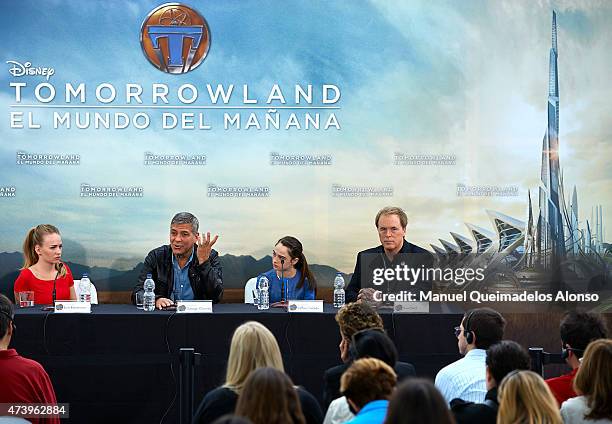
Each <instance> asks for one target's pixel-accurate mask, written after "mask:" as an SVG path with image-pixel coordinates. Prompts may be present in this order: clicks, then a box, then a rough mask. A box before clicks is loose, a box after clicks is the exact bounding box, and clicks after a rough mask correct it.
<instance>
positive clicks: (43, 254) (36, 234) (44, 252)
mask: <svg viewBox="0 0 612 424" xmlns="http://www.w3.org/2000/svg"><path fill="white" fill-rule="evenodd" d="M61 257H62V237H61V235H60V232H59V230H58V229H57V227H55V226H53V225H51V224H40V225H37V226H36V227H33V228H31V229H30V231H28V234H27V235H26V238H25V240H24V241H23V258H24V261H23V268H22V269H26V268H29V267H31V266H32V265H35V264H37V263H38V261H39V260H42V261H44V262H46V263H50V264H54V265H55V267H56V269H57V270H59V271H61V276H62V277H63V276H64V275H66V269H65V267H60V266H59V264H60V260H61Z"/></svg>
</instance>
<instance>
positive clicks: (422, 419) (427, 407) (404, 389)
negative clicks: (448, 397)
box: [385, 378, 455, 424]
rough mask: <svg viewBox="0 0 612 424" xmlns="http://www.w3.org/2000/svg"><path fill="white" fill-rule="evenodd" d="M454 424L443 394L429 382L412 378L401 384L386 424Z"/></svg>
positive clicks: (394, 394) (392, 401)
mask: <svg viewBox="0 0 612 424" xmlns="http://www.w3.org/2000/svg"><path fill="white" fill-rule="evenodd" d="M408 423H410V424H430V423H436V424H454V423H455V419H454V418H453V415H452V414H451V412H450V410H449V409H448V404H447V403H446V401H445V400H444V397H443V396H442V394H441V393H440V392H439V391H438V389H436V387H435V386H434V385H433V383H432V382H431V381H429V380H424V379H420V378H411V379H409V380H407V381H405V382H404V383H402V384H400V385H399V386H398V387H397V389H396V390H395V392H394V393H393V396H392V397H391V400H390V401H389V408H388V409H387V418H386V419H385V424H408Z"/></svg>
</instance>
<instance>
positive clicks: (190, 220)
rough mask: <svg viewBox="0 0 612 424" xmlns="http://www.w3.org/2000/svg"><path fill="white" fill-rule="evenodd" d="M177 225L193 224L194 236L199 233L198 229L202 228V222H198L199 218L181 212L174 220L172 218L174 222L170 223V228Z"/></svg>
mask: <svg viewBox="0 0 612 424" xmlns="http://www.w3.org/2000/svg"><path fill="white" fill-rule="evenodd" d="M176 224H191V230H192V231H193V233H194V234H196V233H197V232H198V229H199V228H200V222H199V221H198V218H196V217H195V216H194V215H193V214H190V213H189V212H179V213H177V214H176V215H174V218H172V221H170V226H172V225H176Z"/></svg>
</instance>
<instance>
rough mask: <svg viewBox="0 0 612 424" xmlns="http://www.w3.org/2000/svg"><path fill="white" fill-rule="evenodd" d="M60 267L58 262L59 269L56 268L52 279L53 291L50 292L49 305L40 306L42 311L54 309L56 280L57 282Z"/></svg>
mask: <svg viewBox="0 0 612 424" xmlns="http://www.w3.org/2000/svg"><path fill="white" fill-rule="evenodd" d="M61 269H62V265H61V264H60V266H59V269H58V270H57V272H56V273H55V278H54V279H53V291H52V292H51V297H52V300H51V306H43V307H42V308H41V310H43V311H55V297H56V294H55V293H56V291H55V289H56V282H57V276H58V275H59V273H60V271H61Z"/></svg>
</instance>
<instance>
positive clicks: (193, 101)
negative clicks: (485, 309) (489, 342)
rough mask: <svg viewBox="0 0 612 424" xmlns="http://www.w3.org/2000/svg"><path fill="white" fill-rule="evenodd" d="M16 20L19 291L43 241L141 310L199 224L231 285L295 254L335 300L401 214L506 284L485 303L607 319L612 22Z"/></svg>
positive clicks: (1, 195)
mask: <svg viewBox="0 0 612 424" xmlns="http://www.w3.org/2000/svg"><path fill="white" fill-rule="evenodd" d="M5 11H6V12H8V15H7V16H10V19H6V20H5V22H4V24H3V27H2V29H1V31H2V33H3V35H4V39H5V40H10V43H8V44H7V45H6V46H5V47H6V48H5V49H3V52H2V58H3V62H5V63H4V71H3V72H0V78H2V85H1V93H0V103H1V104H2V109H3V112H2V113H3V114H4V119H3V120H2V124H1V126H0V131H1V137H0V138H1V140H2V141H1V144H0V165H1V166H0V204H1V208H2V214H0V224H1V225H0V252H2V253H0V284H1V286H0V288H1V290H2V292H6V293H9V292H11V289H12V283H13V281H14V278H15V275H16V273H17V269H18V268H19V266H20V265H21V261H22V259H21V255H20V253H19V252H20V250H21V243H22V241H23V238H24V236H25V233H26V231H27V229H28V228H30V227H31V226H33V225H36V224H39V223H52V224H54V225H56V226H58V227H59V228H60V230H61V232H62V237H63V241H64V259H65V260H67V261H69V263H70V264H71V265H72V267H73V270H74V271H75V273H76V274H79V273H81V272H83V271H88V272H90V274H91V275H92V278H93V280H94V282H95V283H96V284H97V286H98V290H100V291H102V292H113V291H116V292H121V291H123V292H125V291H127V290H129V289H130V288H131V287H132V285H133V283H134V281H135V278H136V276H137V274H138V271H139V268H140V267H141V266H142V265H141V262H142V260H143V258H144V256H145V255H146V253H147V252H148V251H149V250H150V249H152V248H154V247H156V246H158V245H160V244H163V243H167V238H168V228H169V221H170V219H171V217H172V216H173V215H174V214H175V213H176V212H179V211H190V212H192V213H194V214H195V215H196V216H197V217H198V218H199V219H200V223H201V231H202V232H207V231H210V232H211V233H212V234H219V240H218V242H217V244H216V245H215V248H216V249H217V250H218V251H219V252H220V254H221V255H222V262H223V265H224V269H225V276H226V279H225V284H226V287H228V288H230V289H231V288H236V289H238V288H240V287H242V286H243V284H244V282H245V281H246V280H247V279H248V278H250V277H252V276H255V275H257V274H258V273H259V272H262V271H264V270H266V269H269V268H270V267H271V264H270V258H269V256H268V255H269V254H270V252H271V250H272V248H273V246H274V243H275V242H276V241H277V240H278V239H279V238H280V237H282V236H284V235H287V234H290V235H294V236H296V237H297V238H299V239H300V240H301V241H302V243H303V245H304V247H305V254H306V256H307V258H308V260H309V262H310V263H311V264H315V265H317V266H315V267H314V268H315V273H316V275H317V276H318V277H319V280H320V281H319V283H320V285H321V286H323V287H326V286H327V287H329V286H330V285H331V282H332V279H333V275H334V273H335V272H336V271H340V272H342V273H344V275H345V276H347V277H348V274H350V273H351V272H352V271H353V267H354V264H355V256H356V253H357V252H358V251H359V250H362V249H365V248H367V247H371V246H375V245H377V244H378V243H379V241H378V236H377V233H376V229H375V227H374V216H375V214H376V212H377V211H378V210H379V209H380V208H381V207H383V206H386V205H397V206H400V207H402V208H404V209H405V210H406V212H407V214H408V216H409V224H408V229H407V236H406V237H407V239H408V240H410V241H411V242H413V243H415V244H417V245H420V246H422V247H424V248H426V249H428V250H429V251H431V252H432V254H434V255H436V258H437V260H438V263H439V264H444V265H448V266H453V267H461V266H467V265H469V264H471V265H474V264H476V265H478V266H482V267H485V268H487V267H488V268H489V269H490V273H489V275H488V276H487V280H486V281H485V282H479V284H480V285H478V284H476V285H472V286H471V288H472V289H477V290H482V289H483V288H485V287H488V288H494V289H495V290H497V291H502V292H503V291H506V292H517V293H519V292H522V291H524V290H528V291H533V290H536V289H540V290H546V289H547V288H548V289H550V288H551V287H552V288H553V289H563V290H569V292H571V293H584V292H597V293H601V295H602V296H601V299H600V301H599V302H597V303H592V304H591V305H590V306H593V307H599V308H602V307H603V308H605V307H606V305H609V302H608V301H607V300H606V299H608V297H606V293H609V290H610V277H609V274H610V272H609V264H610V244H608V238H607V237H609V236H607V235H606V229H607V228H608V227H609V224H610V219H609V215H608V211H609V210H610V208H611V207H612V198H611V195H610V193H611V192H612V191H611V190H610V187H611V182H612V174H611V173H610V169H611V168H610V167H609V163H608V162H609V158H610V156H611V153H612V151H611V149H612V147H611V146H612V145H611V144H610V140H609V137H610V133H611V127H612V120H611V119H610V116H612V114H611V113H610V112H611V111H610V108H611V105H610V102H608V101H607V99H609V98H610V97H612V92H611V91H612V88H611V87H610V84H609V83H608V73H609V69H610V61H611V60H612V59H611V58H610V55H609V52H608V50H609V45H610V43H611V42H612V32H611V31H610V28H609V21H610V17H611V15H612V5H610V4H607V3H599V2H578V3H575V4H574V3H572V2H561V1H559V2H541V3H538V4H533V2H530V1H520V2H513V3H512V4H511V5H510V4H508V3H503V2H501V3H500V2H486V1H469V2H460V3H454V2H450V3H443V2H441V3H435V4H432V3H431V2H421V1H414V2H403V1H397V2H388V1H385V2H381V1H373V2H358V3H353V2H342V1H332V2H329V1H326V2H294V1H291V2H273V1H269V2H260V1H245V2H203V1H199V0H194V1H191V2H188V3H184V4H179V5H175V6H163V5H162V2H152V1H129V2H101V1H100V2H80V3H79V2H36V1H23V2H19V3H18V4H17V3H15V4H11V5H7V6H5ZM457 258H459V259H457ZM466 258H468V259H466ZM452 284H453V283H452V282H451V283H450V288H447V289H448V290H453V289H455V290H459V289H460V288H458V287H453V286H452ZM483 284H484V286H483ZM496 285H497V286H496ZM551 285H552V286H551ZM495 287H497V288H495ZM495 290H493V291H495ZM606 302H607V303H606ZM602 304H603V306H602Z"/></svg>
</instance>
